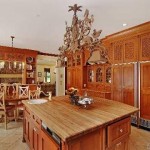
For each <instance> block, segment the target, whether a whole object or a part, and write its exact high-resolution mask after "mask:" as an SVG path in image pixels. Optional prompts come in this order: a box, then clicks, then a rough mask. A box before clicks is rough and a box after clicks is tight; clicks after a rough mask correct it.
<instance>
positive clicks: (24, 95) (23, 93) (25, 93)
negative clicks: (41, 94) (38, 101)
mask: <svg viewBox="0 0 150 150" xmlns="http://www.w3.org/2000/svg"><path fill="white" fill-rule="evenodd" d="M18 88H19V90H18V92H19V95H18V97H19V99H29V85H27V84H24V85H19V87H18ZM16 107H17V108H16V115H17V117H16V118H17V119H23V109H24V107H23V104H22V102H21V101H20V102H18V104H17V106H16Z"/></svg>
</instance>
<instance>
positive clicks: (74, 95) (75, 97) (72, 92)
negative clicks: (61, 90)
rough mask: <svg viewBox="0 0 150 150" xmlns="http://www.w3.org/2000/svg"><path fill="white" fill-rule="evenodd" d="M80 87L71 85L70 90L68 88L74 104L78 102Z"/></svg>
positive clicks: (67, 91) (68, 93)
mask: <svg viewBox="0 0 150 150" xmlns="http://www.w3.org/2000/svg"><path fill="white" fill-rule="evenodd" d="M77 93H78V89H76V88H74V87H70V88H69V89H68V90H66V94H67V95H70V100H71V103H72V104H73V105H77V104H78V100H79V96H78V95H77Z"/></svg>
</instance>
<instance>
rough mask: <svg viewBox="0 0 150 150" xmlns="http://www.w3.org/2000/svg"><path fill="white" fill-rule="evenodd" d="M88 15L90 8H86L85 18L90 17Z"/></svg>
mask: <svg viewBox="0 0 150 150" xmlns="http://www.w3.org/2000/svg"><path fill="white" fill-rule="evenodd" d="M88 16H89V10H88V9H86V10H85V13H84V17H85V18H88Z"/></svg>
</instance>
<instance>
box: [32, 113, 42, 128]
mask: <svg viewBox="0 0 150 150" xmlns="http://www.w3.org/2000/svg"><path fill="white" fill-rule="evenodd" d="M31 117H32V121H33V123H34V124H35V125H36V126H37V127H38V128H40V127H41V120H40V119H39V118H38V117H37V116H36V115H34V114H33V113H32V114H31Z"/></svg>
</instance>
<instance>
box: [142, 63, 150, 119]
mask: <svg viewBox="0 0 150 150" xmlns="http://www.w3.org/2000/svg"><path fill="white" fill-rule="evenodd" d="M149 73H150V62H149V63H142V64H141V97H140V104H141V105H140V114H141V117H142V118H145V119H149V120H150V111H149V108H150V74H149Z"/></svg>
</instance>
